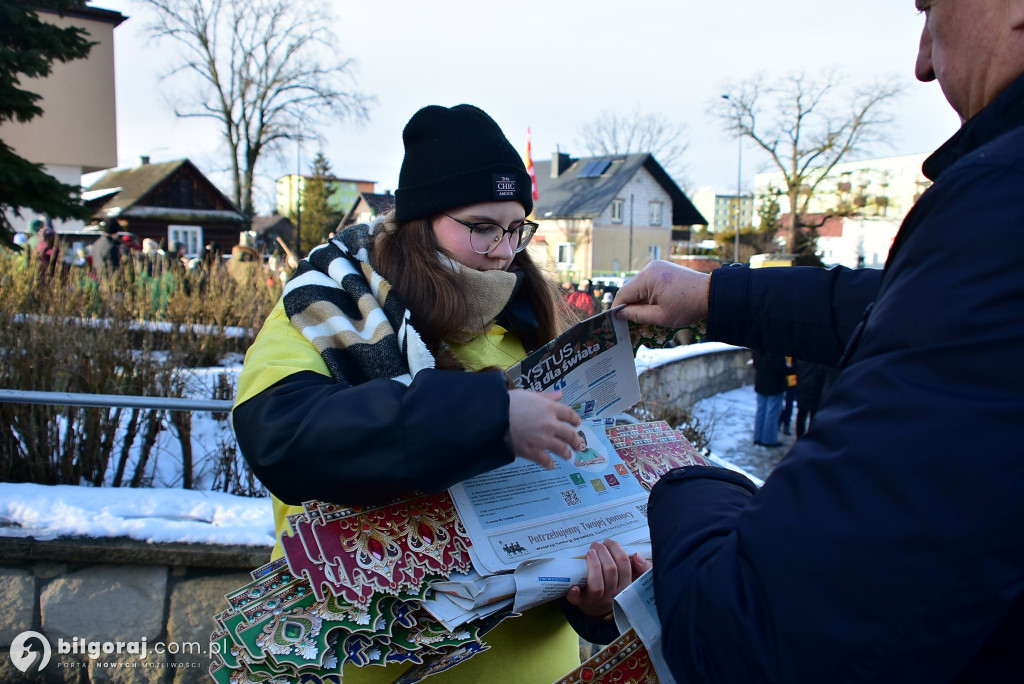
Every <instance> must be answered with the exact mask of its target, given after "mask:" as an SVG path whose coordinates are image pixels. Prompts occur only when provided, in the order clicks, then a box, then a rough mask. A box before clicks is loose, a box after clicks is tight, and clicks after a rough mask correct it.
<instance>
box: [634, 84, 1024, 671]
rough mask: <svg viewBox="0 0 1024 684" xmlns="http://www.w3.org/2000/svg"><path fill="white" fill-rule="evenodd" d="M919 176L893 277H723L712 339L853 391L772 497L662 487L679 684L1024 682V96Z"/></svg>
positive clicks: (714, 477)
mask: <svg viewBox="0 0 1024 684" xmlns="http://www.w3.org/2000/svg"><path fill="white" fill-rule="evenodd" d="M924 170H925V173H926V174H928V175H929V176H930V177H932V178H933V179H934V180H935V184H934V185H933V186H932V187H931V188H930V189H929V190H928V191H926V192H925V193H924V195H923V196H922V197H921V199H920V200H919V201H918V202H917V204H916V206H915V207H914V209H913V210H912V211H911V212H910V214H909V215H908V216H907V218H906V220H905V221H904V224H903V226H902V227H901V229H900V232H899V234H898V236H897V238H896V240H895V242H894V245H893V248H892V251H891V253H890V256H889V260H888V262H887V264H886V267H885V270H884V272H879V271H853V270H847V269H832V270H828V271H826V270H822V269H801V268H794V269H784V268H776V269H754V270H751V269H748V268H746V267H735V268H733V267H726V268H722V269H720V270H719V271H716V272H715V273H714V274H713V276H712V279H711V293H710V296H711V301H710V313H711V316H710V319H709V321H708V336H709V338H710V339H713V340H721V341H726V342H731V343H733V344H739V345H743V346H749V347H760V348H764V349H769V350H773V351H777V352H781V353H785V354H789V355H792V356H796V357H798V358H801V359H806V360H810V361H817V362H822V363H828V364H832V365H835V364H837V363H840V359H841V365H842V366H843V371H842V373H841V375H840V376H839V379H838V380H837V381H836V383H835V385H834V386H833V387H832V389H831V391H830V393H829V394H828V396H827V398H826V399H825V400H824V401H823V403H822V405H821V407H820V410H819V412H818V413H817V415H816V416H815V418H814V425H813V427H812V428H811V429H810V430H809V431H808V432H807V434H806V435H805V436H804V437H802V438H801V439H800V440H799V441H798V442H797V443H796V444H795V445H794V446H793V448H792V449H791V450H790V452H789V453H788V454H787V455H786V457H785V458H784V459H783V460H782V462H781V463H780V464H779V465H778V467H777V468H776V469H775V470H774V472H773V473H772V474H771V475H770V476H769V477H768V478H767V480H766V482H765V484H764V486H763V487H762V488H761V489H760V490H757V489H756V488H755V487H754V486H753V485H751V484H750V482H749V481H747V480H746V479H745V478H743V477H742V476H739V475H737V474H736V473H733V472H730V471H725V470H722V469H719V468H710V467H692V468H684V469H680V470H677V471H673V472H672V473H670V474H669V475H668V476H666V477H665V478H663V479H662V480H661V481H660V482H659V483H658V484H657V485H656V486H655V488H654V490H653V492H652V494H651V501H650V510H649V520H650V524H651V535H652V542H653V547H654V572H655V591H656V597H657V605H658V611H659V614H660V616H661V619H662V623H663V627H664V633H663V644H664V653H665V656H666V658H667V660H668V662H669V665H670V667H671V668H672V670H673V672H674V673H675V674H676V676H677V678H678V679H679V680H680V681H683V682H765V681H768V682H784V683H786V684H800V683H804V682H806V683H808V684H811V683H813V684H819V683H821V682H829V683H830V684H838V683H840V682H901V683H902V682H928V683H933V682H951V681H956V682H986V683H993V682H1010V681H1013V682H1020V681H1024V601H1022V598H1021V597H1022V592H1024V446H1022V445H1024V78H1021V79H1019V80H1018V81H1016V82H1015V83H1014V84H1013V85H1011V87H1010V88H1009V89H1007V90H1006V91H1004V92H1003V93H1002V94H1001V95H1000V96H999V97H998V98H997V99H996V100H995V101H994V102H993V103H992V104H991V105H990V106H989V107H987V108H986V109H984V110H983V111H982V112H980V113H979V114H978V115H977V116H976V117H974V118H973V119H972V120H970V121H968V122H967V123H966V124H965V125H964V127H963V128H962V129H961V130H960V131H959V132H958V133H957V134H956V135H955V136H954V137H953V138H952V139H951V140H950V141H949V142H947V143H946V144H945V145H944V146H943V147H942V148H940V149H939V150H938V151H937V152H936V153H935V154H933V155H932V156H931V157H930V158H929V159H928V161H927V162H926V163H925V166H924ZM844 350H845V351H844Z"/></svg>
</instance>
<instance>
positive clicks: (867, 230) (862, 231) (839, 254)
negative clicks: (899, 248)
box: [818, 216, 901, 268]
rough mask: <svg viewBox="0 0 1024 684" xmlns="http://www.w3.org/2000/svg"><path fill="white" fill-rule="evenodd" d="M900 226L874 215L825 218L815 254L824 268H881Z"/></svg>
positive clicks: (896, 222)
mask: <svg viewBox="0 0 1024 684" xmlns="http://www.w3.org/2000/svg"><path fill="white" fill-rule="evenodd" d="M900 223H901V222H900V221H897V220H896V219H892V218H885V217H874V216H872V217H839V216H832V217H829V218H828V219H826V220H825V222H824V224H823V225H822V226H821V227H819V228H818V255H819V256H820V257H821V260H822V262H823V263H824V264H825V265H826V266H848V267H850V268H882V267H884V266H885V260H886V259H887V258H888V257H889V249H890V248H891V247H892V241H893V239H895V237H896V233H897V232H899V229H900Z"/></svg>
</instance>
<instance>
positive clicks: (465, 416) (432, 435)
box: [232, 370, 514, 505]
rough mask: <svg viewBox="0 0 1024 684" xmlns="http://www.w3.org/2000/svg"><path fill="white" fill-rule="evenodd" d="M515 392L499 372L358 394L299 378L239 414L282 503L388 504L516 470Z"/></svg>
mask: <svg viewBox="0 0 1024 684" xmlns="http://www.w3.org/2000/svg"><path fill="white" fill-rule="evenodd" d="M508 411H509V407H508V389H507V385H506V382H505V377H504V374H502V373H501V372H498V371H493V372H481V373H467V372H464V371H445V370H423V371H420V372H419V373H418V374H417V375H416V377H415V378H414V379H413V381H412V383H411V384H410V385H409V386H408V387H407V386H405V385H403V384H402V383H400V382H396V381H393V380H373V381H370V382H367V383H364V384H361V385H357V386H354V387H353V386H350V385H347V384H344V383H340V382H337V381H335V380H334V379H332V378H329V377H326V376H324V375H321V374H319V373H315V372H312V371H301V372H298V373H294V374H292V375H289V376H288V377H286V378H284V379H283V380H281V381H279V382H278V383H276V384H274V385H272V386H271V387H269V388H267V389H266V390H264V391H262V392H261V393H259V394H257V395H256V396H254V397H252V398H250V399H249V400H247V401H245V402H244V403H242V404H240V405H238V406H236V407H235V410H234V412H233V414H232V421H233V423H234V427H235V433H236V435H237V438H238V444H239V447H240V448H241V451H242V454H243V455H244V456H245V459H246V461H247V462H248V463H249V466H250V467H251V468H252V471H253V473H254V474H255V475H256V476H257V477H258V478H259V479H260V481H261V482H263V483H264V484H265V485H266V487H267V489H269V490H270V491H271V493H273V494H274V495H275V496H277V497H278V498H279V499H281V501H283V502H285V503H287V504H292V505H298V504H300V503H302V502H303V501H307V500H310V499H320V500H322V501H328V502H332V503H343V504H351V505H374V504H381V503H386V502H388V501H390V500H392V499H394V498H396V497H398V496H401V495H404V494H408V493H410V492H413V491H417V490H418V491H422V492H424V493H434V492H439V491H442V490H444V489H447V488H448V487H450V486H451V485H453V484H455V483H456V482H460V481H462V480H465V479H467V478H470V477H473V476H474V475H478V474H480V473H483V472H486V471H488V470H493V469H494V468H497V467H499V466H502V465H505V464H507V463H511V462H512V460H513V458H514V454H513V452H512V449H511V446H510V444H509V443H508V442H507V441H506V435H507V432H508Z"/></svg>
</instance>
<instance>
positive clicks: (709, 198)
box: [693, 186, 754, 233]
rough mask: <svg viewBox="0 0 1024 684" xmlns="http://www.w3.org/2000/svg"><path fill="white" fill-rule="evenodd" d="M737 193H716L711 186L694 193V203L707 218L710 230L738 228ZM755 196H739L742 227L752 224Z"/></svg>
mask: <svg viewBox="0 0 1024 684" xmlns="http://www.w3.org/2000/svg"><path fill="white" fill-rule="evenodd" d="M736 202H737V200H736V195H735V194H731V195H730V194H722V193H716V192H715V191H714V190H713V189H712V188H711V187H709V186H705V187H702V188H701V189H700V190H698V191H697V192H695V193H693V205H694V206H695V207H697V211H699V212H700V213H701V214H702V215H703V216H704V217H705V218H707V220H708V221H709V223H708V232H710V233H714V232H716V231H733V230H735V229H736ZM753 216H754V198H753V197H752V196H751V195H740V197H739V219H740V228H741V229H742V228H746V227H747V226H749V225H752V222H753Z"/></svg>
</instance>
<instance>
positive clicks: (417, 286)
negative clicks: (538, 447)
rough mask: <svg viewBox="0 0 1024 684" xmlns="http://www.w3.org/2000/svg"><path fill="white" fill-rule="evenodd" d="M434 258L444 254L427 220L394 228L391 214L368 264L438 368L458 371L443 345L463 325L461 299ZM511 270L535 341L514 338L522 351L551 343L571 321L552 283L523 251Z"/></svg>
mask: <svg viewBox="0 0 1024 684" xmlns="http://www.w3.org/2000/svg"><path fill="white" fill-rule="evenodd" d="M438 253H446V252H445V251H444V250H443V249H442V248H441V246H440V245H439V244H438V242H437V238H436V237H435V235H434V229H433V227H432V226H431V223H430V219H415V220H413V221H408V222H406V223H403V224H401V225H398V224H395V223H394V213H393V212H392V213H389V214H388V215H387V216H386V217H385V218H384V220H383V222H382V223H381V224H378V226H377V236H376V239H375V240H374V242H373V247H372V251H371V253H370V263H371V264H373V267H374V269H375V270H376V271H377V272H378V273H380V274H381V275H382V276H383V277H384V278H385V279H386V280H387V281H388V282H389V283H391V286H392V287H393V288H394V289H395V291H396V292H398V294H399V296H400V297H401V300H402V303H403V304H404V305H405V307H406V308H407V309H409V312H410V314H411V321H412V324H413V326H414V327H415V328H416V330H417V331H418V332H419V333H420V335H421V336H422V337H423V341H424V342H425V343H426V345H427V348H428V349H430V351H431V353H433V354H434V356H435V357H437V359H438V362H439V367H440V366H450V365H456V366H459V367H461V366H460V365H459V364H458V363H457V362H454V364H453V363H452V361H453V359H452V358H451V355H450V354H448V353H446V352H445V345H444V342H445V340H446V339H448V338H449V337H450V336H452V335H454V334H456V333H458V332H460V331H462V330H465V329H466V328H467V326H468V324H469V311H470V309H469V305H468V303H467V299H466V297H467V293H466V291H465V288H463V287H461V282H460V280H459V277H458V274H456V273H455V272H454V271H453V270H452V269H451V267H449V266H448V265H446V264H445V263H444V262H443V261H442V260H441V259H439V258H435V255H437V254H438ZM449 256H450V255H449ZM512 264H513V266H514V267H516V268H518V269H519V270H521V271H522V272H523V275H524V280H523V285H522V292H523V294H524V295H525V296H526V298H527V301H528V302H529V303H530V306H531V307H533V312H534V315H535V316H536V317H537V322H538V323H539V324H540V327H539V329H538V330H537V332H536V334H535V335H534V334H527V335H524V336H523V337H521V338H520V342H522V343H523V346H524V347H525V348H526V350H527V351H532V350H534V349H536V348H538V347H540V346H541V345H543V344H545V343H546V342H548V341H549V340H551V339H553V338H555V337H556V336H557V335H558V334H559V333H561V332H562V331H564V330H565V329H566V328H567V327H568V326H569V325H570V324H571V323H572V322H573V320H572V316H571V313H570V312H569V311H568V308H567V307H566V306H565V304H564V303H563V299H562V297H561V296H560V295H559V293H558V291H557V289H556V287H555V284H554V282H553V281H552V280H551V279H549V278H548V277H546V276H545V275H544V272H543V271H542V270H541V269H540V268H539V267H538V266H537V264H536V263H535V262H534V261H533V259H532V258H530V255H529V253H528V250H525V249H524V250H523V251H522V252H519V253H518V254H516V255H515V258H514V259H513V261H512Z"/></svg>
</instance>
